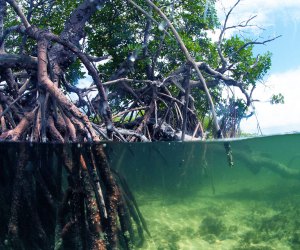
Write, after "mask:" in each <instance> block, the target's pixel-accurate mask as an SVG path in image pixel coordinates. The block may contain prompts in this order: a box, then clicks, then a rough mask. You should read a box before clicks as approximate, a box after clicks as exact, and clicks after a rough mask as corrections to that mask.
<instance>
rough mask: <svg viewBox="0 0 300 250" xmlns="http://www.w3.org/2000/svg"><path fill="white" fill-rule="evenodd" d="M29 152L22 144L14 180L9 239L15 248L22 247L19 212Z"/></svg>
mask: <svg viewBox="0 0 300 250" xmlns="http://www.w3.org/2000/svg"><path fill="white" fill-rule="evenodd" d="M28 158H29V156H28V152H26V149H25V145H23V144H21V145H20V154H19V161H18V165H17V171H16V177H15V180H14V186H13V194H12V205H11V212H10V219H9V223H8V240H9V243H10V245H11V246H12V247H13V249H20V247H21V245H20V239H19V213H20V210H21V208H22V205H23V204H22V186H23V185H24V172H25V167H26V164H27V162H28Z"/></svg>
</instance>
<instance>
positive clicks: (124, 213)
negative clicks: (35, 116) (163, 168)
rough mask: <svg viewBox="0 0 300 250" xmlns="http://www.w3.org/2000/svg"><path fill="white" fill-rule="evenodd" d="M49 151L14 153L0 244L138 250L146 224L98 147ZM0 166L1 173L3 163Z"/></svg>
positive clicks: (122, 180) (13, 246)
mask: <svg viewBox="0 0 300 250" xmlns="http://www.w3.org/2000/svg"><path fill="white" fill-rule="evenodd" d="M55 147H56V150H53V151H51V150H52V149H49V148H46V149H45V148H43V147H41V148H35V147H32V148H30V147H29V149H28V148H27V149H26V147H25V145H24V146H22V147H20V149H19V153H18V160H17V165H16V168H15V172H13V173H12V174H11V177H13V178H14V179H13V191H12V195H11V197H12V198H11V202H10V214H9V215H8V217H5V215H2V216H3V217H5V218H4V220H6V222H5V223H6V224H7V225H8V230H7V233H6V234H5V235H6V236H4V235H3V234H0V242H5V244H6V245H7V247H8V249H22V250H23V249H24V250H27V249H28V250H29V249H30V250H33V249H34V250H35V249H36V250H37V249H41V250H48V249H49V250H50V249H55V250H64V249H88V250H114V249H124V250H125V249H128V250H129V249H132V248H133V247H134V245H140V246H141V245H142V244H143V242H144V238H145V236H144V231H146V232H147V233H149V231H148V229H147V226H146V223H145V221H144V218H143V217H142V215H141V213H140V211H139V209H138V206H137V203H136V201H135V199H134V196H133V194H132V193H131V192H130V190H129V187H128V185H127V183H126V181H125V179H123V178H122V177H121V176H120V175H119V174H117V173H113V172H112V170H111V168H110V166H109V164H108V161H107V158H106V155H105V152H104V149H103V147H102V146H101V145H96V146H95V147H94V146H92V147H89V148H86V149H84V150H83V149H82V148H80V147H79V148H78V147H77V145H74V147H73V145H72V146H71V147H68V148H64V149H63V148H59V149H57V146H55ZM51 152H54V153H51ZM61 153H63V154H64V155H61ZM53 161H54V162H55V164H52V163H51V162H53ZM0 163H1V171H2V172H3V171H4V169H3V163H4V161H0ZM63 173H64V174H66V175H68V179H67V180H66V179H63V178H62V177H61V176H62V175H63ZM6 176H7V177H8V178H9V176H10V175H9V174H7V175H6ZM56 178H58V180H57V179H56ZM1 180H2V179H0V182H1ZM5 181H6V182H7V183H9V182H12V181H9V180H5ZM0 184H2V183H0ZM8 197H9V195H8Z"/></svg>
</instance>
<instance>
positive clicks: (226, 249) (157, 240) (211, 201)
mask: <svg viewBox="0 0 300 250" xmlns="http://www.w3.org/2000/svg"><path fill="white" fill-rule="evenodd" d="M228 171H232V170H228ZM239 172H240V173H243V172H244V171H239ZM243 177H244V178H243ZM215 189H216V191H215V194H212V187H211V185H210V183H209V182H208V181H207V183H203V184H202V185H199V190H198V192H195V193H193V194H191V193H188V192H187V193H185V191H186V190H185V191H183V193H181V191H180V188H179V189H178V190H175V191H174V190H173V191H172V192H170V193H159V191H158V190H156V191H155V190H153V192H151V194H150V193H144V194H137V198H138V202H139V204H140V209H141V211H142V213H143V215H144V217H145V218H146V220H147V223H148V227H149V230H150V232H151V236H152V237H151V238H148V239H147V242H146V244H145V245H144V246H143V247H142V249H145V250H150V249H151V250H152V249H153V250H176V249H182V250H200V249H207V250H218V249H220V250H239V249H240V250H242V249H244V250H246V249H247V250H248V249H249V250H271V249H274V250H275V249H276V250H277V249H278V250H288V249H300V206H299V205H300V183H298V182H297V181H295V180H292V181H291V180H284V179H282V178H281V177H278V176H276V175H275V174H273V173H270V172H268V171H265V172H264V171H263V172H261V173H259V174H258V175H253V176H251V175H249V173H248V174H247V175H244V174H240V175H239V176H238V175H234V176H233V177H232V178H231V179H229V178H228V176H227V178H216V179H215Z"/></svg>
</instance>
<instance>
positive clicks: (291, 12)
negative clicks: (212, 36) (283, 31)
mask: <svg viewBox="0 0 300 250" xmlns="http://www.w3.org/2000/svg"><path fill="white" fill-rule="evenodd" d="M235 3H236V0H218V1H217V3H216V7H217V12H218V17H219V19H220V20H221V22H222V21H223V20H224V18H225V13H227V12H228V11H229V9H230V8H231V7H232V6H233V5H234V4H235ZM253 15H257V17H256V18H255V19H254V20H253V21H252V24H254V25H258V26H259V27H263V28H269V27H271V26H274V25H275V20H276V19H280V20H281V22H283V23H285V24H287V25H290V23H291V22H292V23H294V24H296V23H297V22H298V21H300V1H299V0H285V1H282V0H242V1H241V2H240V3H239V4H238V5H237V7H236V8H235V9H234V11H233V12H232V15H231V18H230V19H229V21H228V25H229V26H231V25H236V24H238V23H240V22H241V21H245V20H247V19H248V18H250V17H251V16H253ZM251 31H252V32H255V33H256V34H259V33H260V32H262V30H261V29H257V28H251ZM231 34H232V33H231ZM231 34H227V36H230V35H231Z"/></svg>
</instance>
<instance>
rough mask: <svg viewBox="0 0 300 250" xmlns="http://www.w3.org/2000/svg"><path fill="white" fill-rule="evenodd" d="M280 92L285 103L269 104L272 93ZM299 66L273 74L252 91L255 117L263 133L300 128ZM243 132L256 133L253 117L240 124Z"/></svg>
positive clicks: (283, 131)
mask: <svg viewBox="0 0 300 250" xmlns="http://www.w3.org/2000/svg"><path fill="white" fill-rule="evenodd" d="M274 93H275V94H277V93H282V94H283V95H284V98H285V104H278V105H271V104H270V102H269V100H270V96H271V95H272V94H274ZM299 93H300V67H299V68H296V69H294V70H289V71H287V72H284V73H280V74H273V75H271V76H270V77H269V78H268V79H267V83H266V86H260V87H258V88H257V90H256V91H255V93H254V97H253V98H254V99H259V100H260V102H257V103H256V104H255V108H256V111H257V113H256V114H257V118H258V121H259V124H260V127H261V129H262V132H263V134H274V133H285V132H293V131H295V130H298V131H299V130H300V97H299ZM241 127H242V130H243V131H245V132H250V133H256V132H257V121H256V119H255V117H251V118H250V119H248V120H244V121H243V122H242V124H241Z"/></svg>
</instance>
